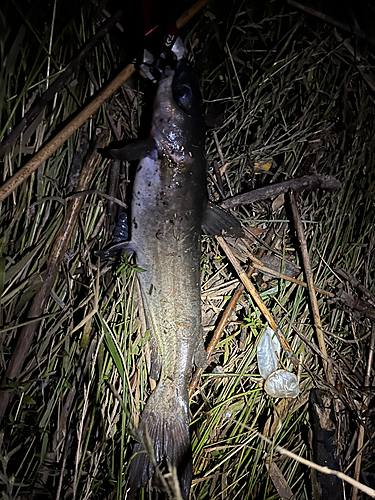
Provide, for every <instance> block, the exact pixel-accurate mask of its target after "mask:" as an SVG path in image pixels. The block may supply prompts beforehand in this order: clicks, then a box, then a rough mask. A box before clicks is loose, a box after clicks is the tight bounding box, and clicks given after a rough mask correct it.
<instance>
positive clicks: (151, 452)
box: [129, 379, 193, 499]
mask: <svg viewBox="0 0 375 500" xmlns="http://www.w3.org/2000/svg"><path fill="white" fill-rule="evenodd" d="M186 392H187V391H186ZM179 393H180V391H179V389H177V388H176V382H174V383H171V381H170V380H169V379H164V380H161V381H160V382H159V384H158V386H157V388H156V390H155V391H154V392H153V393H152V394H151V396H150V398H149V400H148V402H147V404H146V407H145V409H144V411H143V414H142V419H141V423H140V426H139V429H138V430H139V432H140V442H139V443H137V444H136V445H135V446H134V450H133V458H132V461H131V463H130V467H129V486H130V488H131V490H137V489H138V488H140V487H141V486H144V485H145V484H146V482H147V481H148V480H149V479H150V477H151V476H152V475H153V473H154V472H155V465H157V464H159V463H160V462H161V461H162V460H163V459H165V460H166V462H167V463H168V464H169V465H171V466H174V467H176V469H177V474H178V478H179V482H180V489H181V494H182V497H183V498H184V499H185V498H186V499H187V498H188V497H189V492H190V486H191V479H192V474H193V466H192V458H191V444H190V432H189V409H188V395H187V394H186V397H183V396H182V395H181V394H179Z"/></svg>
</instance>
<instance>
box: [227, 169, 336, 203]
mask: <svg viewBox="0 0 375 500" xmlns="http://www.w3.org/2000/svg"><path fill="white" fill-rule="evenodd" d="M318 188H319V189H325V190H327V191H333V190H335V189H340V188H341V182H340V181H338V180H337V179H336V178H335V177H332V176H330V175H320V174H314V175H305V176H304V177H298V178H297V179H291V180H290V181H285V182H280V183H278V184H270V185H268V186H265V187H262V188H259V189H254V190H253V191H250V192H248V193H243V194H239V195H238V196H234V197H233V198H228V199H227V200H225V201H222V202H221V203H220V205H221V206H222V207H223V208H233V207H237V206H238V205H248V204H249V203H254V202H255V201H260V200H267V199H268V198H274V197H275V196H278V195H279V194H282V193H287V192H288V191H289V189H293V190H294V191H296V192H299V191H303V190H304V189H318Z"/></svg>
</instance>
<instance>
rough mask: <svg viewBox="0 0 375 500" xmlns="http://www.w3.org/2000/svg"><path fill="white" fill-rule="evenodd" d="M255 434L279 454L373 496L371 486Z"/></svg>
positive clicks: (258, 433) (373, 491)
mask: <svg viewBox="0 0 375 500" xmlns="http://www.w3.org/2000/svg"><path fill="white" fill-rule="evenodd" d="M241 426H242V427H245V428H247V429H249V430H252V431H253V429H250V427H248V426H247V425H245V424H244V423H242V422H241ZM256 435H257V436H258V437H260V438H261V439H263V441H265V442H266V443H268V444H270V445H272V446H273V447H274V449H275V450H276V451H278V452H279V453H281V455H286V456H287V457H290V458H292V459H293V460H295V461H296V462H299V463H300V464H303V465H307V467H311V468H312V469H315V470H317V471H319V472H322V473H323V474H328V475H332V476H336V477H338V478H339V479H342V480H343V481H346V482H347V483H349V484H351V485H352V486H354V487H356V488H358V489H359V490H361V491H363V492H364V493H366V495H369V496H370V497H372V498H375V490H373V489H372V488H369V487H368V486H366V485H364V484H362V483H359V482H358V481H356V480H355V479H353V478H351V477H349V476H347V475H346V474H344V473H343V472H340V471H338V470H333V469H329V468H328V467H322V466H321V465H318V464H315V463H314V462H311V461H310V460H306V458H302V457H300V456H299V455H296V454H295V453H293V452H292V451H289V450H286V449H285V448H283V447H281V446H279V445H277V444H276V445H275V444H274V443H273V442H272V441H271V440H270V439H268V438H266V437H265V436H263V435H262V434H260V432H256Z"/></svg>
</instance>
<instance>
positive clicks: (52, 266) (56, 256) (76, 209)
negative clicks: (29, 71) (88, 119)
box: [0, 127, 109, 420]
mask: <svg viewBox="0 0 375 500" xmlns="http://www.w3.org/2000/svg"><path fill="white" fill-rule="evenodd" d="M97 131H98V135H96V136H95V139H94V141H93V143H92V147H91V151H90V152H89V153H88V158H87V160H86V162H85V163H84V165H83V167H82V171H81V174H80V178H79V181H78V185H77V190H78V191H80V190H82V191H84V190H86V189H87V187H88V186H89V184H90V181H91V179H92V176H93V174H94V171H95V168H94V167H95V164H96V162H97V161H98V158H99V153H98V151H97V149H98V148H102V147H104V146H105V144H106V142H107V140H108V137H109V132H108V130H107V129H105V128H103V127H101V128H98V129H97ZM83 201H84V198H83V197H78V198H74V199H73V200H72V201H70V202H69V205H68V208H67V213H66V216H65V219H64V221H63V223H62V225H61V227H60V229H59V232H58V233H57V236H56V239H55V241H54V243H53V246H52V250H51V253H50V257H49V261H48V266H47V271H46V273H45V275H44V281H43V284H42V287H41V289H40V290H39V292H38V293H37V294H36V295H35V297H34V299H33V301H32V303H31V305H30V309H29V311H28V315H27V316H28V318H38V321H34V322H33V323H30V324H28V325H26V326H25V327H23V328H22V330H21V333H20V336H19V338H18V341H17V344H16V347H15V349H14V351H13V353H12V357H11V359H10V361H9V364H8V366H7V369H6V371H5V374H4V377H3V380H2V384H1V385H2V386H5V385H6V383H7V380H8V379H11V380H12V379H14V378H17V377H19V375H20V373H21V370H22V366H23V364H24V362H25V359H26V357H27V356H28V354H29V351H30V346H31V343H32V341H33V339H34V335H35V331H36V329H37V327H38V325H39V323H40V316H41V315H42V314H43V313H44V309H45V306H46V304H47V300H48V297H49V295H50V292H51V290H52V287H53V284H54V282H55V279H56V275H57V273H58V270H59V267H60V264H61V262H62V260H63V258H64V255H65V253H66V250H67V248H68V245H69V242H70V239H71V237H72V234H73V230H74V227H75V224H76V222H77V220H78V216H79V213H80V211H81V207H82V205H83ZM10 397H11V394H10V393H9V392H0V420H1V419H2V418H3V416H4V414H5V411H6V408H7V406H8V403H9V401H10Z"/></svg>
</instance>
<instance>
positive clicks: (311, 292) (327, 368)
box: [289, 191, 334, 385]
mask: <svg viewBox="0 0 375 500" xmlns="http://www.w3.org/2000/svg"><path fill="white" fill-rule="evenodd" d="M289 198H290V204H291V208H292V214H293V219H294V225H295V228H296V232H297V236H298V240H299V244H300V248H301V253H302V260H303V265H304V269H305V275H306V282H307V287H308V290H309V296H310V304H311V309H312V313H313V319H314V325H315V330H316V335H317V338H318V344H319V348H320V350H321V352H322V354H323V355H324V356H325V357H326V358H327V356H328V355H327V349H326V345H325V341H324V334H323V330H322V325H321V321H320V315H319V308H318V301H317V299H316V295H315V289H314V281H313V276H312V271H311V265H310V259H309V253H308V250H307V243H306V238H305V234H304V232H303V228H302V222H301V218H300V216H299V212H298V209H297V205H296V201H295V198H294V194H293V191H290V193H289ZM323 367H324V373H325V375H326V379H327V382H328V383H329V384H331V385H334V384H333V376H332V373H331V368H330V366H329V364H328V363H327V361H325V359H324V358H323Z"/></svg>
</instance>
